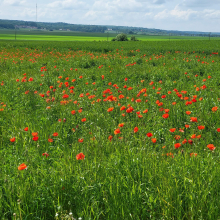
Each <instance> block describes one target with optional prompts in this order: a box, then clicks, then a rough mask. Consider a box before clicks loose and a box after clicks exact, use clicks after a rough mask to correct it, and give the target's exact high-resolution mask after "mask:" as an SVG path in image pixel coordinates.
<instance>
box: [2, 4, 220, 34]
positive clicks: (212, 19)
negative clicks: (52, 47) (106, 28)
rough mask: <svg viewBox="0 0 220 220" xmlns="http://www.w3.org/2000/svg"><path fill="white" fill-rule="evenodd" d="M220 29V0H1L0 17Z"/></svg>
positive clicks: (206, 29) (79, 22) (208, 29)
mask: <svg viewBox="0 0 220 220" xmlns="http://www.w3.org/2000/svg"><path fill="white" fill-rule="evenodd" d="M36 3H37V6H38V17H37V20H38V21H41V22H67V23H71V24H93V25H96V24H97V25H118V26H136V27H146V28H159V29H164V30H180V31H205V32H220V25H219V24H220V0H210V1H208V0H63V1H61V0H55V1H54V0H36V1H33V0H0V19H11V20H27V21H36Z"/></svg>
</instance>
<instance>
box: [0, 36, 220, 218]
mask: <svg viewBox="0 0 220 220" xmlns="http://www.w3.org/2000/svg"><path fill="white" fill-rule="evenodd" d="M219 48H220V41H218V40H216V41H214V40H211V41H201V40H200V41H199V40H198V41H189V40H186V41H166V42H164V41H155V42H147V41H140V42H107V41H105V42H104V41H103V42H97V41H96V42H88V41H87V42H86V41H84V42H77V41H76V42H56V41H54V42H49V41H48V42H47V41H9V40H4V41H0V73H1V74H0V83H1V84H0V160H1V164H0V216H1V219H20V220H21V219H27V220H29V219H30V220H33V219H45V220H48V219H82V220H84V219H85V220H87V219H91V220H93V219H97V220H98V219H99V220H106V219H110V220H113V219H114V220H115V219H131V220H132V219H135V220H138V219H139V220H142V219H157V220H158V219H161V220H164V219H205V220H213V219H220V203H219V200H220V191H219V185H220V175H219V173H220V150H219V138H220V120H219V118H220V109H219V108H220V56H219V53H220V51H219Z"/></svg>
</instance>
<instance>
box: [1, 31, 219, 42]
mask: <svg viewBox="0 0 220 220" xmlns="http://www.w3.org/2000/svg"><path fill="white" fill-rule="evenodd" d="M116 36H117V34H114V33H90V32H74V31H41V30H16V31H15V30H0V39H1V40H15V39H16V40H40V41H48V40H49V41H111V40H112V39H113V38H114V37H116ZM131 36H132V35H128V38H129V39H130V37H131ZM134 36H135V37H136V38H137V39H138V40H141V41H170V40H172V41H173V40H209V37H199V36H196V37H193V36H168V35H134ZM219 39H220V38H218V37H211V39H210V40H219Z"/></svg>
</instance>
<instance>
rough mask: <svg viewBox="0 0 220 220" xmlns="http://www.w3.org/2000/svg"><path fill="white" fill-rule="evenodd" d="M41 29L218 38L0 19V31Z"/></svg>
mask: <svg viewBox="0 0 220 220" xmlns="http://www.w3.org/2000/svg"><path fill="white" fill-rule="evenodd" d="M15 27H16V29H41V30H50V31H53V30H60V31H81V32H98V33H106V32H109V33H121V32H123V33H126V34H147V35H180V36H181V35H182V36H209V35H210V37H219V36H220V32H215V33H209V32H196V31H177V30H161V29H153V28H143V27H129V26H113V25H105V26H103V25H84V24H68V23H64V22H54V23H53V22H33V21H20V20H4V19H0V29H15Z"/></svg>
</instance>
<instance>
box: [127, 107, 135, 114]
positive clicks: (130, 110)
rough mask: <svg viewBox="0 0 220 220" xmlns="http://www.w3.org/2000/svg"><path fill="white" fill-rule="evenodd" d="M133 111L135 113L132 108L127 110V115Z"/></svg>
mask: <svg viewBox="0 0 220 220" xmlns="http://www.w3.org/2000/svg"><path fill="white" fill-rule="evenodd" d="M132 111H134V109H133V108H132V107H131V106H130V107H129V108H128V109H127V110H126V112H127V113H131V112H132Z"/></svg>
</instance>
